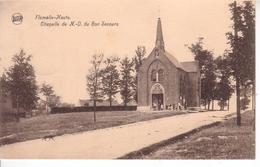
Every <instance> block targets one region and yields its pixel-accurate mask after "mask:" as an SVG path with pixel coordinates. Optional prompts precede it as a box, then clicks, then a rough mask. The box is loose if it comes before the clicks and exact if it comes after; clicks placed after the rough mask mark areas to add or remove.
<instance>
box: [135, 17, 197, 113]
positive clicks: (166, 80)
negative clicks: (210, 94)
mask: <svg viewBox="0 0 260 167" xmlns="http://www.w3.org/2000/svg"><path fill="white" fill-rule="evenodd" d="M177 105H178V106H180V105H181V106H183V107H198V106H200V70H199V66H198V62H196V61H192V62H178V60H177V59H176V58H175V57H174V56H173V55H171V54H170V53H168V52H167V51H165V48H164V41H163V34H162V27H161V20H160V19H158V23H157V35H156V42H155V47H154V49H153V50H152V52H151V53H150V55H149V56H148V57H147V58H146V59H145V60H144V61H143V64H142V66H141V67H140V69H139V73H138V110H150V109H155V110H161V109H165V108H169V107H173V106H177Z"/></svg>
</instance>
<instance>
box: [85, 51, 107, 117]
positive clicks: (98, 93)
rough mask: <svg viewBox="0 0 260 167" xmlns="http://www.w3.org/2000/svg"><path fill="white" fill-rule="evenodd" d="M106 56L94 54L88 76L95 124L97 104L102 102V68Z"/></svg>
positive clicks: (88, 88)
mask: <svg viewBox="0 0 260 167" xmlns="http://www.w3.org/2000/svg"><path fill="white" fill-rule="evenodd" d="M103 57H104V54H102V53H100V54H94V55H93V56H92V59H91V61H90V63H91V65H92V67H91V68H90V69H89V73H88V75H87V91H88V93H89V96H90V99H91V100H92V101H93V102H94V122H96V112H95V110H96V102H97V101H101V100H102V98H103V97H102V82H101V81H102V80H101V79H102V77H101V72H100V66H101V63H102V60H103Z"/></svg>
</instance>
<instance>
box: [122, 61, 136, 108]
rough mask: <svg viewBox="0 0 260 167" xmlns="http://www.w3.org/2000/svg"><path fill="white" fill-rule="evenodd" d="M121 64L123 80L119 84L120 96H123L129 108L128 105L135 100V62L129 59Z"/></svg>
mask: <svg viewBox="0 0 260 167" xmlns="http://www.w3.org/2000/svg"><path fill="white" fill-rule="evenodd" d="M120 64H121V70H120V73H121V80H120V83H119V87H120V94H121V96H122V99H123V102H124V106H127V103H129V102H130V101H131V100H132V99H133V95H134V90H133V85H134V76H133V74H132V73H133V71H134V69H133V67H134V62H133V61H131V60H129V59H128V58H127V57H126V58H124V59H123V60H121V61H120Z"/></svg>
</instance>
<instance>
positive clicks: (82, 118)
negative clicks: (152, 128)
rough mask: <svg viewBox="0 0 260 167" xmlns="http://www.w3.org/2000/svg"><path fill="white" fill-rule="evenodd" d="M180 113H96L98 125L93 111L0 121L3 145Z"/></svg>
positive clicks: (0, 138) (1, 142)
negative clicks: (94, 119)
mask: <svg viewBox="0 0 260 167" xmlns="http://www.w3.org/2000/svg"><path fill="white" fill-rule="evenodd" d="M178 114H183V112H177V111H171V112H137V111H112V112H109V111H108V112H97V122H96V123H93V112H82V113H67V114H51V115H42V116H37V117H32V118H25V119H21V121H20V122H18V123H17V122H9V123H5V124H4V123H1V122H0V145H3V144H10V143H14V142H20V141H25V140H31V139H38V138H42V137H44V136H48V135H54V136H58V135H63V134H70V133H76V132H83V131H89V130H95V129H101V128H107V127H113V126H119V125H124V124H129V123H134V122H140V121H146V120H151V119H157V118H162V117H168V116H173V115H178Z"/></svg>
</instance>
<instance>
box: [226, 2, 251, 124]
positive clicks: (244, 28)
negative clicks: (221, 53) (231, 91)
mask: <svg viewBox="0 0 260 167" xmlns="http://www.w3.org/2000/svg"><path fill="white" fill-rule="evenodd" d="M229 7H230V11H231V13H232V17H231V20H232V21H233V26H232V28H233V30H234V32H228V33H227V35H226V36H227V39H228V44H229V45H230V48H231V51H230V53H229V58H230V60H231V61H230V64H229V66H230V67H231V69H232V75H233V76H234V79H235V82H236V96H237V99H236V102H237V125H238V126H240V125H241V116H240V106H241V105H240V89H241V86H245V85H250V84H251V85H253V90H254V87H255V9H254V5H253V4H252V2H251V1H245V2H244V4H243V5H237V3H236V1H235V2H233V3H231V4H230V5H229ZM253 94H254V91H253Z"/></svg>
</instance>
